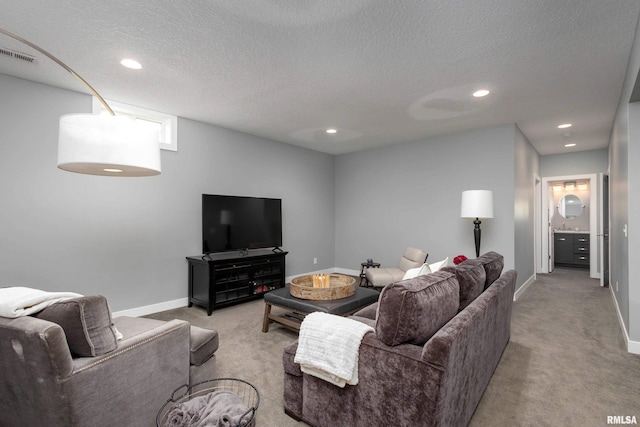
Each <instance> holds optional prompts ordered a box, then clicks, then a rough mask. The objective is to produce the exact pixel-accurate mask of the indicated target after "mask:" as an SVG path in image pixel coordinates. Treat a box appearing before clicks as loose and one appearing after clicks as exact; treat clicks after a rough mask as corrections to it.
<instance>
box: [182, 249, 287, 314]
mask: <svg viewBox="0 0 640 427" xmlns="http://www.w3.org/2000/svg"><path fill="white" fill-rule="evenodd" d="M287 253H288V252H273V251H272V250H271V249H256V250H251V251H249V252H248V254H246V255H243V254H242V253H240V252H238V251H235V252H221V253H213V254H209V255H198V256H190V257H187V261H188V262H189V307H191V306H192V305H193V304H196V305H199V306H202V307H205V308H206V309H207V314H208V315H211V312H212V311H213V310H215V309H216V308H218V307H224V306H227V305H231V304H236V303H239V302H243V301H248V300H251V299H255V298H261V297H262V295H263V294H264V293H266V292H268V291H270V290H273V289H278V288H282V287H284V285H285V261H284V260H285V256H286V255H287Z"/></svg>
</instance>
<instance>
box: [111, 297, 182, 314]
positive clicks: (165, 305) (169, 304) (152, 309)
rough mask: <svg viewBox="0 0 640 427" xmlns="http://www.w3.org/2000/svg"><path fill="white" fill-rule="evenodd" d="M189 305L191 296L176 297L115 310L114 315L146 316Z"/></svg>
mask: <svg viewBox="0 0 640 427" xmlns="http://www.w3.org/2000/svg"><path fill="white" fill-rule="evenodd" d="M187 305H189V298H180V299H174V300H173V301H165V302H160V303H157V304H151V305H145V306H142V307H136V308H131V309H129V310H122V311H114V312H113V317H119V316H130V317H140V316H146V315H147V314H153V313H157V312H159V311H166V310H171V309H174V308H180V307H186V306H187Z"/></svg>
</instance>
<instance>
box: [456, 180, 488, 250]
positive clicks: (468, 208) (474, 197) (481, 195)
mask: <svg viewBox="0 0 640 427" xmlns="http://www.w3.org/2000/svg"><path fill="white" fill-rule="evenodd" d="M460 217H461V218H475V220H474V221H473V224H474V225H475V228H474V229H473V237H474V240H475V242H476V258H477V257H479V256H480V224H481V222H482V221H480V219H481V218H493V192H492V191H489V190H467V191H463V192H462V203H461V209H460Z"/></svg>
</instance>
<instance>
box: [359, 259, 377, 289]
mask: <svg viewBox="0 0 640 427" xmlns="http://www.w3.org/2000/svg"><path fill="white" fill-rule="evenodd" d="M366 268H380V263H379V262H373V260H372V259H371V258H367V262H363V263H361V264H360V286H366V287H369V281H368V280H367V276H366V275H365V273H364V270H365V269H366ZM363 281H364V285H363V284H362V282H363Z"/></svg>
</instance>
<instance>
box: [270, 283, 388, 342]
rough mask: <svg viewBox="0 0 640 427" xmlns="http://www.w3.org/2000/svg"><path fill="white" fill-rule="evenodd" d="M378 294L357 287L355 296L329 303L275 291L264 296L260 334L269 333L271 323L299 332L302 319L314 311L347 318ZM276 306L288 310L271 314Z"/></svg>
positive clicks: (287, 288)
mask: <svg viewBox="0 0 640 427" xmlns="http://www.w3.org/2000/svg"><path fill="white" fill-rule="evenodd" d="M379 296H380V292H378V291H375V290H373V289H368V288H364V287H358V288H357V289H356V292H355V294H353V295H351V296H350V297H347V298H340V299H335V300H329V301H317V300H305V299H300V298H296V297H294V296H292V295H291V294H290V293H289V287H288V286H287V287H284V288H280V289H276V290H273V291H270V292H267V293H266V294H264V320H263V322H262V332H269V324H270V323H271V322H275V323H279V324H281V325H282V326H284V327H287V328H289V329H292V330H294V331H300V323H302V320H303V319H304V317H305V316H306V315H307V314H309V313H313V312H314V311H322V312H324V313H329V314H335V315H338V316H348V315H350V314H353V313H355V312H356V311H358V310H360V309H361V308H364V307H366V306H368V305H370V304H373V303H374V302H376V301H378V297H379ZM272 306H276V307H279V308H283V309H285V310H288V312H287V313H285V314H274V313H271V307H272Z"/></svg>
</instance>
